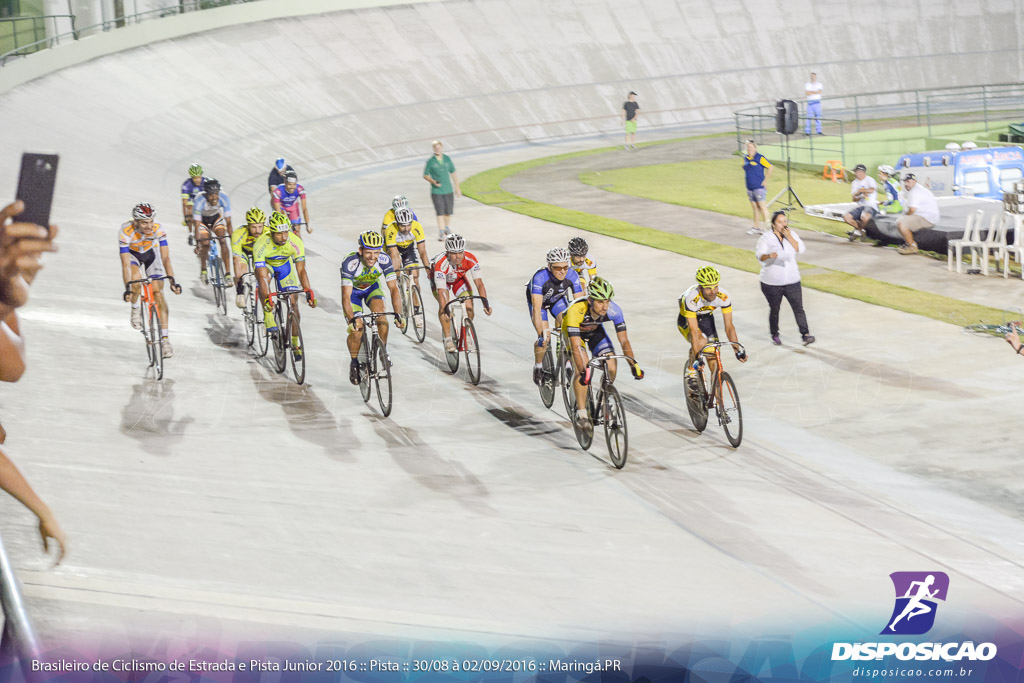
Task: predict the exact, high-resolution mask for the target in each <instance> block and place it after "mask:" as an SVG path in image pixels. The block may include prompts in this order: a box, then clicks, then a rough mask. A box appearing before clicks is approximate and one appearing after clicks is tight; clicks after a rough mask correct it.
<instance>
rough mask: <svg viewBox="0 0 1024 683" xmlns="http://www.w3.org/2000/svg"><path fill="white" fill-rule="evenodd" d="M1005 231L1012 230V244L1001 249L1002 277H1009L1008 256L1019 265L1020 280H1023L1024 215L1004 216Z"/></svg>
mask: <svg viewBox="0 0 1024 683" xmlns="http://www.w3.org/2000/svg"><path fill="white" fill-rule="evenodd" d="M1005 218H1006V222H1007V229H1009V228H1010V227H1012V228H1013V242H1012V243H1010V244H1007V245H1006V248H1005V249H1003V277H1004V278H1008V277H1010V256H1013V258H1014V259H1015V260H1016V261H1017V263H1019V264H1021V272H1020V279H1022V280H1024V235H1022V234H1021V233H1024V215H1021V214H1016V213H1008V214H1005Z"/></svg>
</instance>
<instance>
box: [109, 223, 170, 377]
mask: <svg viewBox="0 0 1024 683" xmlns="http://www.w3.org/2000/svg"><path fill="white" fill-rule="evenodd" d="M155 217H156V211H155V210H154V209H153V207H152V206H151V205H149V204H145V203H143V204H137V205H136V206H135V208H134V209H132V220H130V221H128V222H127V223H123V224H122V225H121V229H120V231H119V232H118V236H117V241H118V247H119V249H120V252H121V278H122V280H123V281H124V285H125V293H124V299H125V301H127V302H129V303H131V305H132V313H131V322H132V327H133V328H135V329H136V330H140V329H142V302H141V301H139V297H140V296H141V294H142V285H141V284H138V283H136V284H134V285H131V287H130V288H129V286H128V283H129V282H130V281H132V280H141V279H142V278H144V277H151V278H164V277H167V278H169V279H170V280H171V291H173V292H174V293H175V294H181V286H180V285H178V284H177V283H175V282H174V268H173V266H172V265H171V252H170V248H169V247H168V246H167V235H166V233H164V229H163V227H162V226H161V225H160V224H159V223H156V222H154V218H155ZM152 287H153V298H154V299H155V300H156V306H157V312H158V314H159V316H160V335H161V336H162V337H163V338H164V342H163V349H164V353H163V355H164V358H170V357H171V355H172V354H173V353H174V352H173V351H172V349H171V342H170V340H169V339H168V338H167V337H168V335H169V334H170V318H169V313H168V311H167V299H166V298H164V291H163V290H164V281H163V279H156V280H153V285H152Z"/></svg>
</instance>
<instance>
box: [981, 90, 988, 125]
mask: <svg viewBox="0 0 1024 683" xmlns="http://www.w3.org/2000/svg"><path fill="white" fill-rule="evenodd" d="M981 108H982V112H983V114H982V115H983V116H984V118H985V130H986V131H987V130H988V88H986V87H985V86H984V85H982V86H981Z"/></svg>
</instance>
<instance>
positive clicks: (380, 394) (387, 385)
mask: <svg viewBox="0 0 1024 683" xmlns="http://www.w3.org/2000/svg"><path fill="white" fill-rule="evenodd" d="M373 346H374V358H375V363H374V365H376V366H377V367H376V368H374V369H375V370H376V372H374V374H373V381H374V384H376V385H377V401H378V402H379V403H380V412H381V413H383V415H384V417H387V416H388V415H390V414H391V366H390V365H389V364H388V355H387V352H386V351H385V350H384V343H383V342H382V341H381V340H380V337H375V338H374V340H373Z"/></svg>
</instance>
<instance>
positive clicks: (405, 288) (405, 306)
mask: <svg viewBox="0 0 1024 683" xmlns="http://www.w3.org/2000/svg"><path fill="white" fill-rule="evenodd" d="M401 287H402V318H403V319H405V320H408V319H409V312H410V311H411V310H412V293H411V292H410V291H409V280H408V279H407V278H406V279H405V281H404V283H403V284H402V285H401ZM402 334H403V335H406V334H409V326H408V325H406V326H405V327H403V328H402Z"/></svg>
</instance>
